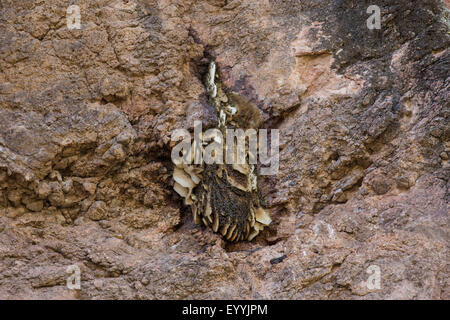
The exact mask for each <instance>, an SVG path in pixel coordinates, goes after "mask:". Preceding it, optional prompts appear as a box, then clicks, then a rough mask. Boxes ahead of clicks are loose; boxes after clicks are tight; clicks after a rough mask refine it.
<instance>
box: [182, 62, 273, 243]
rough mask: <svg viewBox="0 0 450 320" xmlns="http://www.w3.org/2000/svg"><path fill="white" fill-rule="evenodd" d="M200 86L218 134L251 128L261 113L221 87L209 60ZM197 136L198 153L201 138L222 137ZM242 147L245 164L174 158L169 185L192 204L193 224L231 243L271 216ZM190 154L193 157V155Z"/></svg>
mask: <svg viewBox="0 0 450 320" xmlns="http://www.w3.org/2000/svg"><path fill="white" fill-rule="evenodd" d="M205 86H206V92H207V94H208V97H209V103H210V104H212V105H213V106H214V108H215V109H216V112H217V115H218V119H219V121H218V124H217V129H218V130H220V132H221V133H222V137H223V136H225V130H226V129H227V128H228V127H230V128H239V127H241V126H243V125H247V126H250V127H252V126H255V123H258V120H259V119H258V117H259V118H261V115H260V111H259V110H258V108H257V107H256V106H254V105H253V104H252V103H250V102H248V101H247V100H246V99H245V98H244V97H242V96H239V95H237V94H235V93H229V94H227V93H226V92H225V91H224V90H223V88H222V86H221V83H220V81H219V77H218V74H216V65H215V63H214V62H211V63H210V65H209V69H208V73H207V75H206V79H205ZM246 118H247V119H246ZM255 119H256V121H255ZM259 122H260V121H259ZM244 129H248V128H244ZM256 129H257V128H256ZM202 138H203V143H202V145H201V146H196V145H195V143H196V142H195V139H194V144H193V145H192V149H191V150H196V148H198V147H200V148H199V149H200V150H201V151H202V152H203V147H204V143H205V141H211V140H214V139H221V138H220V137H215V136H214V135H213V136H205V135H203V137H202ZM234 150H236V147H235V148H234ZM225 152H226V144H224V154H225ZM245 152H246V157H245V158H246V163H244V164H201V165H194V164H185V163H184V162H183V161H179V162H176V163H175V169H174V172H173V178H174V180H175V183H174V190H175V191H176V192H177V193H178V194H179V195H180V196H182V197H183V198H184V199H185V200H184V201H185V204H186V205H189V206H190V207H191V209H192V213H193V216H194V221H195V223H198V224H202V223H203V224H204V225H206V226H208V227H210V228H212V229H213V231H214V232H220V233H221V234H222V236H224V238H225V239H226V240H228V241H231V242H236V241H242V240H249V241H250V240H252V239H253V238H254V237H255V236H257V235H258V233H259V232H261V231H262V230H263V229H264V227H265V226H267V225H269V224H270V223H271V221H272V220H271V218H270V216H269V214H268V213H267V212H266V210H264V209H263V208H262V206H261V201H260V197H259V192H258V185H257V174H256V165H254V164H249V163H248V159H249V154H248V153H249V151H248V148H246V151H245ZM193 153H194V152H193ZM191 156H192V157H194V154H192V155H191Z"/></svg>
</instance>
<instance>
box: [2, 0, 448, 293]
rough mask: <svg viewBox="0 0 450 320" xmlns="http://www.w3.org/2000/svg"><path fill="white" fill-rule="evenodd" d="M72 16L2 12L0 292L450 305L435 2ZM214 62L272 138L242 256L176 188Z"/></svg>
mask: <svg viewBox="0 0 450 320" xmlns="http://www.w3.org/2000/svg"><path fill="white" fill-rule="evenodd" d="M372 2H375V3H372ZM372 4H377V5H378V6H379V8H380V11H381V28H380V29H372V30H370V29H368V27H367V22H366V20H367V19H368V18H369V17H370V15H371V13H367V8H368V7H369V6H370V5H372ZM69 5H71V2H68V1H57V0H52V1H45V2H44V1H25V0H19V1H2V4H1V5H0V30H1V32H0V298H2V299H5V298H7V299H12V298H40V299H55V298H69V299H71V298H74V299H99V298H102V299H204V298H210V299H233V298H239V299H398V298H402V299H450V292H449V288H450V284H449V280H450V270H449V260H450V259H449V251H448V249H449V240H450V239H449V205H448V203H449V193H448V192H449V191H448V189H449V180H448V178H449V176H450V175H449V163H448V159H449V156H450V141H449V136H450V131H449V119H448V118H449V103H448V101H449V83H450V82H449V81H448V76H449V74H448V70H449V49H448V44H449V35H448V28H449V21H450V14H449V11H448V2H446V3H444V2H443V1H439V0H420V1H419V0H416V1H410V0H408V1H407V0H398V1H395V4H393V2H392V1H381V0H380V1H370V2H369V1H338V0H333V1H332V0H305V1H285V0H273V1H272V0H271V1H251V0H234V1H227V0H202V1H190V0H161V1H151V0H140V1H138V0H129V1H120V0H117V1H108V0H102V1H93V0H92V1H91V0H84V1H79V9H80V10H79V12H80V21H81V27H80V28H79V29H77V28H75V29H73V28H68V24H67V19H71V18H73V17H72V16H71V15H72V14H73V11H71V12H69V13H67V8H68V7H69ZM212 59H214V60H215V61H216V63H217V66H218V72H219V73H220V77H221V79H222V81H223V84H224V85H225V86H226V87H227V88H228V89H230V90H232V91H233V92H236V93H238V94H239V95H240V96H242V97H245V98H246V99H248V101H251V103H253V104H255V105H256V106H258V108H259V109H260V111H261V113H262V115H263V126H262V127H264V128H268V129H274V128H276V129H279V130H280V131H279V132H280V144H281V145H280V168H279V172H278V173H277V174H276V175H272V176H260V177H259V181H258V184H259V186H260V189H261V193H262V196H263V198H265V200H266V210H268V211H269V212H270V214H271V217H272V220H273V222H272V224H271V225H270V226H269V227H268V228H266V229H265V230H264V231H263V232H262V233H261V234H260V235H259V236H258V237H256V238H255V239H254V240H253V241H251V242H242V243H237V244H230V243H227V242H225V241H224V240H223V239H222V238H221V237H220V236H219V235H217V234H214V233H212V232H211V231H210V230H209V229H207V228H204V227H201V226H198V225H195V224H194V222H193V219H192V213H191V212H190V210H189V209H188V208H187V207H185V206H183V203H182V200H181V197H180V196H178V195H177V194H176V193H175V192H174V191H173V183H174V181H173V179H172V172H173V168H174V165H173V163H172V161H171V158H170V150H171V145H170V137H171V133H172V131H173V130H175V129H177V128H186V129H192V127H193V123H194V120H202V121H203V123H204V124H205V127H207V126H208V124H211V123H212V122H214V121H216V119H215V118H214V113H213V112H212V111H211V106H210V105H208V103H207V99H206V88H205V86H204V84H203V82H202V79H203V75H204V74H205V72H206V68H207V66H208V63H209V61H210V60H212ZM73 265H76V266H78V267H79V269H80V274H81V287H80V289H68V287H67V286H66V281H67V278H68V277H69V276H70V274H69V273H67V272H66V271H67V268H68V267H69V266H73Z"/></svg>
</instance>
